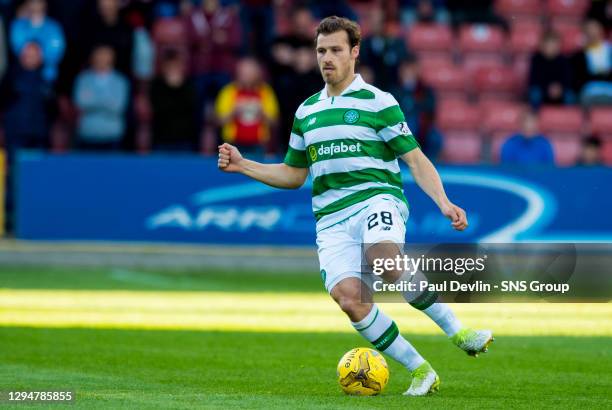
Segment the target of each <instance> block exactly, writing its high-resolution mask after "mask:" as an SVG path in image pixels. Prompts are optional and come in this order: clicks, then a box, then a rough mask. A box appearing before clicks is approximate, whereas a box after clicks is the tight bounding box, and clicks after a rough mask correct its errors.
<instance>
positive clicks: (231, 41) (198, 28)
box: [187, 0, 240, 113]
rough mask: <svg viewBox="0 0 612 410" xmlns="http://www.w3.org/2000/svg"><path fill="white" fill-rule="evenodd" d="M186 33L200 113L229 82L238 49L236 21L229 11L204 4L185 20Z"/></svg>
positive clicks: (210, 1) (215, 1)
mask: <svg viewBox="0 0 612 410" xmlns="http://www.w3.org/2000/svg"><path fill="white" fill-rule="evenodd" d="M187 29H188V36H189V44H190V49H191V56H192V58H191V60H192V61H191V62H192V66H191V70H192V73H193V74H194V76H195V82H196V87H197V90H198V101H199V107H198V109H199V110H200V113H203V112H204V108H205V106H206V104H207V103H208V102H209V101H212V100H213V99H214V98H215V96H216V95H217V93H218V92H219V90H220V89H221V87H223V86H224V85H226V84H227V83H229V82H230V81H231V75H232V73H233V72H234V70H235V68H236V60H237V54H238V50H239V47H240V21H239V19H238V16H237V14H236V12H235V9H234V8H233V7H222V6H221V5H220V4H219V0H204V1H203V2H202V5H201V7H198V8H195V9H194V10H193V11H192V13H191V15H190V16H189V18H188V20H187Z"/></svg>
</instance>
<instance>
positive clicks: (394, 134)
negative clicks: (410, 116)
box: [376, 94, 420, 157]
mask: <svg viewBox="0 0 612 410" xmlns="http://www.w3.org/2000/svg"><path fill="white" fill-rule="evenodd" d="M385 103H386V104H385V105H386V108H383V109H382V110H380V111H378V113H377V114H376V132H377V134H378V136H379V137H381V138H382V139H383V140H384V141H385V142H386V143H387V145H389V147H391V149H392V150H393V152H395V155H397V156H398V157H399V156H400V155H403V154H405V153H407V152H410V151H412V150H413V149H415V148H420V146H419V143H418V142H417V140H416V139H415V138H414V136H413V135H412V132H411V131H410V128H408V123H406V118H405V117H404V113H403V112H402V109H401V108H400V106H399V104H398V103H397V101H396V100H395V98H393V96H392V95H391V94H388V95H387V97H386V101H385Z"/></svg>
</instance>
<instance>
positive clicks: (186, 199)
mask: <svg viewBox="0 0 612 410" xmlns="http://www.w3.org/2000/svg"><path fill="white" fill-rule="evenodd" d="M439 171H440V174H441V176H442V179H443V180H444V182H445V187H446V190H447V192H448V195H449V197H450V198H451V199H452V200H453V201H454V202H456V203H457V204H459V205H460V206H462V207H463V208H465V209H466V210H467V212H468V218H469V221H470V226H469V228H468V229H467V230H466V231H464V232H455V231H453V230H452V229H451V227H450V224H449V222H448V221H447V220H446V219H445V218H444V217H443V216H442V215H440V213H439V211H438V210H437V208H436V207H435V205H434V204H433V202H432V201H431V200H430V199H429V198H428V197H427V196H426V195H425V194H424V193H423V192H422V191H421V190H420V189H419V188H418V186H417V185H416V184H415V183H414V181H413V180H412V179H411V177H410V175H409V172H408V171H407V169H404V172H403V174H404V182H405V192H406V196H407V197H408V200H409V202H410V213H411V215H410V218H409V222H408V227H407V228H408V229H407V238H406V240H407V241H408V242H419V243H434V242H435V243H439V242H475V241H483V242H509V241H572V242H574V241H610V242H612V217H610V210H611V209H612V190H611V189H610V188H611V187H612V169H609V168H562V169H556V168H519V167H514V168H505V167H486V166H477V167H440V168H439ZM15 185H16V234H17V237H18V238H21V239H41V240H113V241H114V240H118V241H145V242H148V241H162V242H192V243H218V244H271V245H314V243H315V221H314V217H313V216H312V212H311V208H310V188H311V186H310V181H308V182H307V183H306V184H305V186H304V187H302V188H301V189H298V190H281V189H276V188H271V187H268V186H266V185H264V184H261V183H259V182H256V181H253V180H250V179H248V178H246V177H244V176H242V175H237V174H228V173H224V172H220V171H219V170H218V169H217V166H216V158H203V157H199V156H178V157H177V156H163V155H150V156H132V155H94V154H69V155H52V154H42V153H36V152H26V153H22V154H21V155H20V156H19V158H18V161H17V183H16V184H15Z"/></svg>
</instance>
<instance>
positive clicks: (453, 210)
mask: <svg viewBox="0 0 612 410" xmlns="http://www.w3.org/2000/svg"><path fill="white" fill-rule="evenodd" d="M401 158H402V160H403V161H404V162H405V163H406V164H407V165H408V167H409V168H410V173H411V174H412V176H413V177H414V180H415V181H416V183H417V185H418V186H419V187H420V188H421V189H422V190H423V191H425V193H426V194H427V195H429V197H430V198H431V199H432V200H433V201H434V202H435V203H436V205H438V208H440V211H441V212H442V214H443V215H444V216H446V217H447V218H449V219H450V220H451V221H452V225H453V228H455V229H456V230H458V231H463V230H464V229H465V228H467V226H468V222H467V216H466V214H465V211H464V210H463V209H461V208H460V207H458V206H457V205H455V204H453V203H452V202H451V201H450V200H449V199H448V197H447V196H446V192H444V186H443V185H442V180H441V179H440V174H438V171H437V170H436V168H435V167H434V165H433V164H432V163H431V161H430V160H429V158H427V157H426V156H425V154H423V151H421V150H420V149H419V148H414V149H412V150H411V151H408V152H406V153H405V154H403V155H402V156H401Z"/></svg>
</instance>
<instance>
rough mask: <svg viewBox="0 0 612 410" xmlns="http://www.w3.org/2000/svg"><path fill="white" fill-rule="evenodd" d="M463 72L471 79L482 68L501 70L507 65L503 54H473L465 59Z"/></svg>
mask: <svg viewBox="0 0 612 410" xmlns="http://www.w3.org/2000/svg"><path fill="white" fill-rule="evenodd" d="M462 65H463V70H464V71H465V72H466V74H467V75H468V77H469V78H470V79H471V78H473V77H474V74H475V73H476V72H477V71H478V70H480V69H482V68H500V67H504V66H505V65H506V59H505V58H504V56H503V55H501V54H494V53H488V54H486V53H485V54H483V53H473V54H467V55H465V56H464V57H463V63H462Z"/></svg>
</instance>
